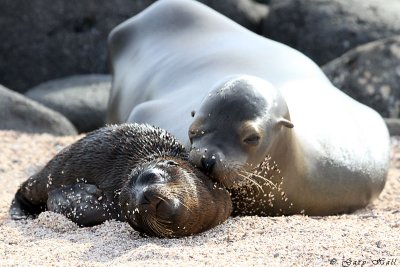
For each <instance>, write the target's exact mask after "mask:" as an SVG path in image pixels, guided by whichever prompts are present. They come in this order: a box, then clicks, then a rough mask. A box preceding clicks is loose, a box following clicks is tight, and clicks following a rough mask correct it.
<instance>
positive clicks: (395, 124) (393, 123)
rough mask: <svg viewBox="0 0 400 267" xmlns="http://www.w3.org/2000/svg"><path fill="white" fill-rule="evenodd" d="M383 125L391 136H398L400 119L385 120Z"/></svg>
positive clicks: (399, 134)
mask: <svg viewBox="0 0 400 267" xmlns="http://www.w3.org/2000/svg"><path fill="white" fill-rule="evenodd" d="M385 123H386V126H387V128H388V130H389V134H390V135H391V136H394V135H396V136H400V119H397V118H385Z"/></svg>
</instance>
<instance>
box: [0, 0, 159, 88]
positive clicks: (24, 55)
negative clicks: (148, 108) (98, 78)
mask: <svg viewBox="0 0 400 267" xmlns="http://www.w3.org/2000/svg"><path fill="white" fill-rule="evenodd" d="M151 2H153V1H151V0H140V1H136V0H135V1H132V0H113V1H109V0H84V1H81V0H68V1H65V0H51V1H47V0H35V1H26V0H2V1H0V10H1V11H0V13H1V15H0V28H1V31H0V40H1V42H0V84H3V85H5V86H7V87H9V88H13V90H16V91H18V92H25V91H26V90H28V89H29V88H31V87H32V86H35V85H37V84H39V83H41V82H43V81H48V80H51V79H56V78H60V77H66V76H70V75H75V74H87V73H106V72H108V66H107V44H106V43H107V42H106V40H107V36H108V33H109V32H110V30H111V29H112V28H113V27H115V26H116V25H118V24H119V23H121V22H122V21H124V20H126V19H128V18H130V17H131V16H133V15H134V14H136V13H138V12H139V11H141V10H143V9H144V8H145V7H146V6H147V5H149V4H150V3H151Z"/></svg>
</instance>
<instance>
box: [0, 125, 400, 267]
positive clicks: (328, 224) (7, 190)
mask: <svg viewBox="0 0 400 267" xmlns="http://www.w3.org/2000/svg"><path fill="white" fill-rule="evenodd" d="M77 138H78V137H76V136H75V137H54V136H51V135H46V134H44V135H32V134H21V133H16V132H12V131H0V190H1V194H0V266H160V265H162V266H187V265H192V266H199V265H200V266H202V265H209V266H232V265H233V266H247V265H248V266H379V265H381V263H382V264H388V265H387V266H400V178H399V177H400V169H399V168H400V142H399V140H400V139H395V138H393V139H392V144H393V152H392V168H391V169H390V173H389V177H388V181H387V184H386V187H385V189H384V191H383V193H382V194H381V195H380V197H379V199H377V200H376V201H375V202H374V203H373V204H371V205H370V206H368V207H367V208H365V209H363V210H360V211H358V212H356V213H355V214H350V215H342V216H329V217H307V216H300V215H298V216H290V217H274V218H271V217H264V218H260V217H241V218H231V219H229V220H228V221H227V222H225V223H224V224H222V225H220V226H218V227H216V228H214V229H212V230H210V231H207V232H205V233H203V234H200V235H197V236H192V237H187V238H181V239H159V238H145V237H141V236H140V235H139V234H138V233H137V232H135V231H134V230H133V229H132V228H131V227H130V226H129V225H128V224H126V223H120V222H114V221H110V222H107V223H104V224H102V225H99V226H96V227H91V228H79V227H77V226H76V225H75V224H73V223H72V222H70V221H69V220H67V219H66V218H64V217H63V216H62V215H58V214H54V213H50V212H44V213H42V214H41V215H40V216H39V218H37V219H35V220H27V221H11V220H10V218H9V215H8V207H9V204H10V202H11V200H12V198H13V195H14V193H15V191H16V190H17V188H18V185H19V184H20V183H22V182H23V181H24V180H25V179H27V178H28V176H29V175H32V174H33V173H35V172H36V171H38V170H39V169H40V168H41V167H42V166H43V165H44V164H45V163H46V162H47V161H48V160H49V159H51V157H53V156H54V155H55V154H56V153H57V152H58V151H59V150H60V149H62V148H63V147H64V146H66V145H68V144H70V143H72V142H74V141H75V140H76V139H77Z"/></svg>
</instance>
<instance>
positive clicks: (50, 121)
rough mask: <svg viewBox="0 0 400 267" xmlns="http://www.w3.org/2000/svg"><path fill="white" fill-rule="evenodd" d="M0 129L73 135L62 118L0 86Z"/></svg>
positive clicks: (71, 127) (73, 130)
mask: <svg viewBox="0 0 400 267" xmlns="http://www.w3.org/2000/svg"><path fill="white" fill-rule="evenodd" d="M0 129H1V130H15V131H21V132H28V133H50V134H54V135H74V134H76V133H77V132H76V130H75V128H74V126H73V125H72V124H71V123H70V122H69V121H68V119H66V118H65V117H64V116H62V115H61V114H59V113H58V112H56V111H53V110H51V109H48V108H46V107H44V106H42V105H41V104H39V103H37V102H35V101H33V100H30V99H28V98H26V97H25V96H23V95H21V94H18V93H16V92H13V91H11V90H9V89H7V88H5V87H3V86H1V85H0Z"/></svg>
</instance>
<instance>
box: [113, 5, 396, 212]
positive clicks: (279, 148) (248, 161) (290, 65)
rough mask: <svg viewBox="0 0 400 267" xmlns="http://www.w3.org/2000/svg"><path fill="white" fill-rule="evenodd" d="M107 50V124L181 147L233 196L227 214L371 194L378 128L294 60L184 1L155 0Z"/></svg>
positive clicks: (319, 208)
mask: <svg viewBox="0 0 400 267" xmlns="http://www.w3.org/2000/svg"><path fill="white" fill-rule="evenodd" d="M109 46H110V54H111V62H112V66H113V85H112V91H111V95H110V102H109V107H108V122H109V123H122V122H145V123H149V124H152V125H156V126H158V127H161V128H163V129H166V130H168V131H169V132H171V133H172V134H174V136H176V137H177V138H178V139H179V140H180V141H181V142H182V143H183V144H185V145H186V146H187V147H190V146H192V151H191V152H190V159H189V160H190V161H191V162H192V163H193V164H195V165H197V166H198V167H201V168H202V169H203V170H204V171H205V172H207V173H208V174H209V175H210V177H212V178H213V179H215V180H216V181H219V182H220V183H221V184H223V185H225V186H226V187H228V188H232V190H233V191H232V193H233V195H234V197H233V204H234V213H235V214H257V215H268V214H293V213H301V212H304V213H305V214H309V215H328V214H337V213H343V212H351V211H354V210H355V209H358V208H361V207H365V206H366V205H367V204H368V203H370V202H371V201H372V200H374V199H376V197H377V196H378V195H379V193H380V192H381V191H382V189H383V187H384V184H385V181H386V175H387V171H388V168H389V151H390V145H389V144H390V142H389V135H388V131H387V129H386V126H385V123H384V121H383V120H382V118H381V117H380V116H379V114H377V113H376V112H375V111H373V110H372V109H370V108H368V107H366V106H364V105H362V104H360V103H358V102H357V101H355V100H354V99H352V98H350V97H348V96H347V95H345V94H344V93H342V92H341V91H340V90H339V89H337V88H335V87H334V86H333V85H332V83H331V82H330V81H329V80H328V79H327V77H326V76H325V75H324V73H323V72H322V71H321V69H320V68H319V67H318V65H317V64H315V63H314V62H313V61H312V60H310V59H309V58H307V57H306V56H305V55H303V54H301V53H300V52H298V51H296V50H294V49H292V48H290V47H288V46H286V45H283V44H280V43H277V42H275V41H273V40H269V39H267V38H263V37H261V36H259V35H257V34H254V33H252V32H250V31H248V30H247V29H245V28H243V27H241V26H240V25H238V24H236V23H235V22H233V21H231V20H229V19H228V18H226V17H224V16H222V15H220V14H218V13H217V12H215V11H213V10H211V9H210V8H208V7H206V6H204V5H202V4H200V3H198V2H196V1H190V0H160V1H156V2H155V3H154V4H153V5H152V6H150V7H149V8H147V9H146V10H144V11H143V12H141V13H140V14H138V15H137V16H135V17H133V18H131V19H129V20H127V21H125V22H124V23H122V24H120V25H119V26H117V27H116V28H115V29H114V30H113V31H112V32H111V34H110V37H109ZM193 110H194V111H196V112H194V113H193V115H194V116H193V117H191V116H190V114H191V112H192V111H193ZM293 126H294V127H293ZM188 133H189V136H188ZM189 137H190V139H191V142H190V140H189ZM245 184H246V185H245Z"/></svg>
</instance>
